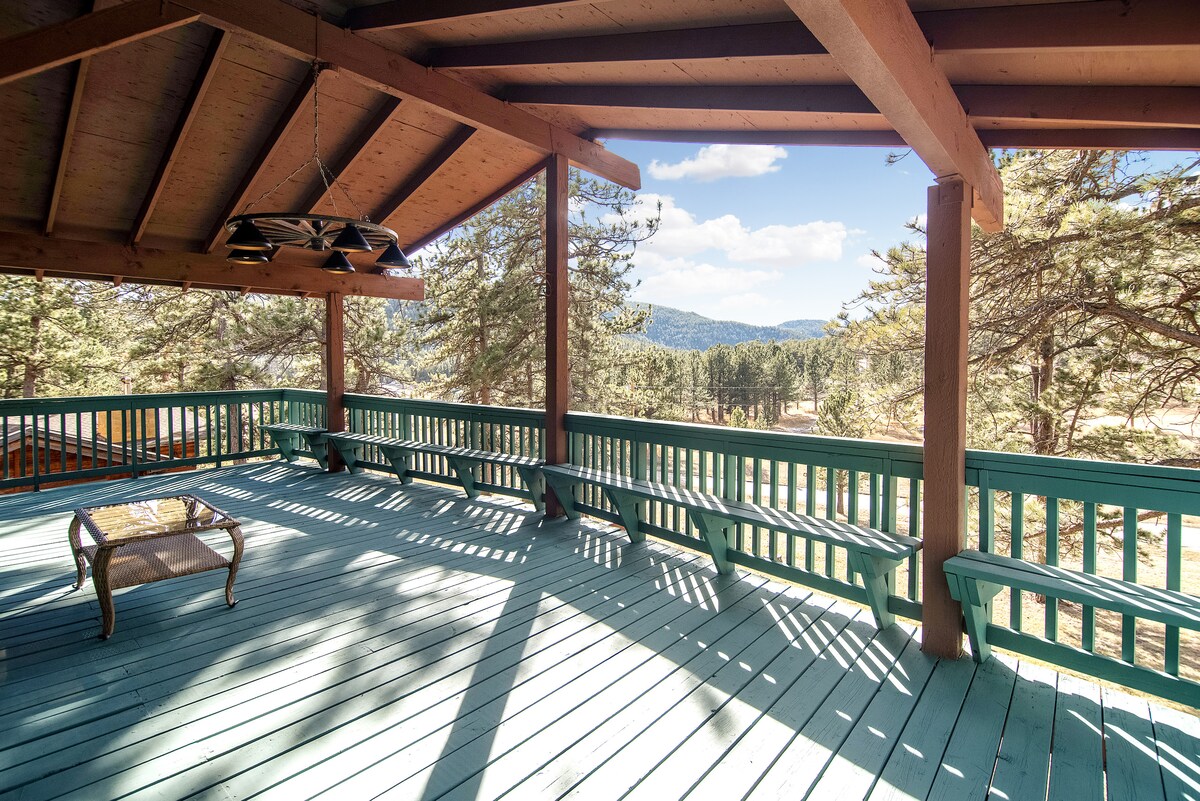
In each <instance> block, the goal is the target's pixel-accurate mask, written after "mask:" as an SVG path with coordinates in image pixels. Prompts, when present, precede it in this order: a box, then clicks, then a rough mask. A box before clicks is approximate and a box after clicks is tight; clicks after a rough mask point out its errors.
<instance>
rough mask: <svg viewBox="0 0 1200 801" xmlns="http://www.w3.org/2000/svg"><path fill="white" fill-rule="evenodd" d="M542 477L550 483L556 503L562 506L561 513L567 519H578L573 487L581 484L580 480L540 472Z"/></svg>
mask: <svg viewBox="0 0 1200 801" xmlns="http://www.w3.org/2000/svg"><path fill="white" fill-rule="evenodd" d="M542 477H543V478H544V479H545V481H546V483H547V484H549V485H550V489H551V491H553V492H554V497H555V498H558V504H559V506H561V507H562V510H563V514H565V515H566V516H567V519H569V520H578V519H579V510H578V509H576V508H575V487H577V486H582V482H580V481H572V480H570V479H568V478H563V477H562V476H556V475H552V474H549V473H542Z"/></svg>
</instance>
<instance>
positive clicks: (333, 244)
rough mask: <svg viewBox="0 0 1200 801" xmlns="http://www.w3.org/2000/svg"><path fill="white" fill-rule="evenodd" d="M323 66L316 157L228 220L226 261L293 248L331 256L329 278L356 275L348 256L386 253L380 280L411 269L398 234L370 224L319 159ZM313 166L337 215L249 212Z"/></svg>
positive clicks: (316, 65)
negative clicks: (341, 202) (345, 210)
mask: <svg viewBox="0 0 1200 801" xmlns="http://www.w3.org/2000/svg"><path fill="white" fill-rule="evenodd" d="M323 68H324V67H323V65H321V64H320V62H317V61H314V62H313V65H312V70H313V79H312V80H313V92H312V95H313V153H312V155H311V156H310V157H309V158H308V161H306V162H304V163H303V164H301V165H300V166H299V167H297V168H296V169H295V170H293V171H292V173H291V174H290V175H288V176H287V177H286V178H284V179H283V180H282V181H280V182H279V183H278V184H276V185H275V186H273V187H272V188H270V189H268V190H267V191H266V192H264V193H263V194H262V196H261V197H259V198H258V200H255V201H254V202H252V203H250V204H249V205H248V206H247V207H246V208H245V209H244V212H243V213H242V214H238V215H235V216H233V217H230V218H229V219H228V220H226V221H225V230H227V231H229V238H228V239H227V240H226V241H225V246H226V247H228V248H229V249H230V253H229V256H228V257H227V259H228V261H231V262H233V263H234V264H262V263H265V262H268V261H270V260H271V258H272V255H273V254H274V252H275V251H277V250H278V249H279V248H283V247H294V248H306V249H308V250H316V251H331V252H330V255H329V258H328V259H326V260H325V263H324V264H323V265H322V266H321V269H322V270H325V271H327V272H331V273H352V272H354V266H353V265H352V264H350V260H349V259H347V258H346V254H347V253H368V252H371V251H374V250H375V249H377V248H383V254H382V255H380V257H379V258H378V259H376V260H375V267H374V269H372V270H371V272H372V273H374V274H376V275H387V274H388V268H391V267H398V268H401V269H408V268H409V267H411V266H412V265H411V264H410V263H409V261H408V258H407V257H406V256H405V255H404V252H403V251H401V250H400V247H399V245H398V244H397V241H398V239H399V238H398V237H397V236H396V232H395V231H393V230H392V229H390V228H385V227H384V226H382V225H379V224H378V223H373V222H371V220H370V218H369V217H367V215H365V214H363V213H362V209H360V208H359V207H358V204H357V203H355V202H354V198H353V197H352V196H351V194H350V192H349V191H347V189H346V187H344V186H342V184H341V183H340V182H339V181H338V179H337V176H335V175H334V174H333V171H332V170H330V169H329V167H327V166H326V165H325V162H324V161H322V160H321V139H320V129H319V126H318V117H319V101H318V90H317V79H318V78H319V77H320V75H321V70H322V69H323ZM312 164H315V165H316V170H317V174H318V175H319V176H320V178H321V182H322V183H323V184H324V185H325V194H326V196H327V197H328V198H329V200H330V204H331V205H332V206H333V212H334V213H333V214H306V213H304V214H302V213H297V212H287V211H265V212H257V213H250V210H251V209H253V208H254V207H255V206H257V205H258V204H259V203H261V202H262V201H264V200H266V199H267V198H268V197H270V196H271V195H273V194H275V192H277V191H279V189H280V188H281V187H282V186H283V185H284V184H286V183H288V182H290V181H291V180H293V179H294V178H295V177H296V176H297V175H299V174H300V173H302V172H304V171H305V170H306V169H308V167H309V165H312ZM335 189H336V190H337V191H338V192H340V193H341V194H342V195H343V196H344V197H345V199H346V200H347V201H348V202H349V204H350V205H351V206H352V207H353V208H354V213H355V214H356V215H357V216H355V217H345V216H342V215H341V213H340V212H339V209H338V202H337V197H336V195H335V192H334V190H335Z"/></svg>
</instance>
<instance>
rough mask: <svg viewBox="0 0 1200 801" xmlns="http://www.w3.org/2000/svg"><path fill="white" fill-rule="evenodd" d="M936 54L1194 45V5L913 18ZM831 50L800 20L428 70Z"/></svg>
mask: <svg viewBox="0 0 1200 801" xmlns="http://www.w3.org/2000/svg"><path fill="white" fill-rule="evenodd" d="M913 16H914V17H915V18H916V20H917V24H918V25H919V26H920V27H921V31H922V33H923V34H924V35H925V39H926V40H927V41H929V42H931V43H932V44H933V46H934V50H935V52H937V53H939V54H950V53H958V54H966V53H1017V52H1036V51H1039V50H1095V49H1110V50H1111V49H1124V48H1127V47H1137V48H1139V49H1146V48H1154V47H1181V46H1195V45H1198V44H1200V4H1197V3H1179V2H1175V1H1174V0H1142V2H1139V3H1137V4H1133V5H1130V4H1129V3H1126V2H1122V1H1121V0H1099V2H1088V3H1054V4H1044V5H1029V6H997V7H994V8H970V9H963V10H951V11H923V12H919V13H917V14H914V15H913ZM780 56H828V51H826V50H825V48H824V46H822V45H821V43H820V42H819V41H818V40H817V38H816V37H815V36H813V34H812V32H811V31H809V30H808V28H807V27H806V26H805V25H804V23H802V22H798V21H797V22H769V23H754V24H748V25H722V26H715V27H705V28H681V29H677V30H665V31H644V32H643V31H638V32H634V33H615V34H605V35H599V36H573V37H564V38H561V39H533V40H524V41H516V42H500V43H493V44H481V45H461V46H457V47H442V48H436V49H434V50H432V51H430V53H429V55H428V56H427V58H426V62H427V63H428V64H429V65H430V66H433V67H444V68H455V69H473V68H485V69H496V68H506V67H527V66H532V65H539V64H604V63H618V62H653V61H701V60H712V59H727V58H736V59H754V58H776V57H780Z"/></svg>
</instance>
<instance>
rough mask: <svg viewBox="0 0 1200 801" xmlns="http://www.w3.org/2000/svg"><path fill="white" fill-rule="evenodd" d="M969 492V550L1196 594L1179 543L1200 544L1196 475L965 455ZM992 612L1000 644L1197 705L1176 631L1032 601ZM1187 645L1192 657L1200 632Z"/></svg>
mask: <svg viewBox="0 0 1200 801" xmlns="http://www.w3.org/2000/svg"><path fill="white" fill-rule="evenodd" d="M967 483H968V484H969V485H971V486H972V487H975V488H977V489H976V490H975V492H976V493H977V494H976V497H974V498H972V499H971V500H972V503H971V507H972V511H973V513H974V514H973V515H972V517H973V518H974V519H973V520H972V521H971V523H972V524H971V525H970V526H969V541H968V544H969V546H970V547H975V548H978V549H979V550H982V551H988V552H991V553H1000V554H1003V555H1005V556H1012V557H1014V558H1017V559H1024V560H1026V561H1030V562H1035V563H1043V564H1047V565H1057V566H1060V567H1065V568H1069V569H1072V570H1079V571H1082V572H1084V573H1089V574H1093V575H1102V576H1107V577H1109V578H1118V579H1124V580H1126V581H1131V582H1135V583H1137V584H1140V585H1144V586H1148V587H1156V588H1159V589H1168V590H1180V589H1183V590H1185V591H1189V592H1191V593H1192V594H1196V588H1195V586H1192V587H1189V588H1184V587H1183V586H1182V577H1183V567H1184V557H1183V538H1184V533H1185V529H1190V531H1191V532H1192V533H1193V535H1196V534H1198V533H1200V532H1197V530H1196V529H1197V524H1198V523H1200V521H1198V520H1197V519H1196V518H1197V516H1200V470H1194V469H1187V468H1178V467H1157V466H1153V465H1137V464H1126V463H1121V462H1101V461H1088V460H1082V459H1060V458H1053V457H1041V456H1025V455H1018V454H1008V453H993V452H989V451H968V452H967ZM1187 518H1191V519H1190V520H1187ZM1185 521H1186V522H1187V523H1188V524H1189V525H1187V526H1185ZM1104 544H1106V545H1107V546H1108V547H1102V545H1104ZM995 603H996V606H997V607H998V608H997V609H995V610H994V611H993V616H992V618H993V619H992V625H991V626H990V627H989V629H988V640H989V642H991V643H992V644H993V645H996V646H999V647H1002V648H1008V649H1009V650H1013V651H1018V652H1021V653H1024V654H1028V655H1030V656H1033V657H1035V658H1038V659H1042V660H1045V661H1047V662H1053V663H1055V664H1058V665H1062V666H1064V667H1068V668H1071V669H1074V670H1079V671H1081V672H1084V673H1087V674H1089V675H1092V676H1097V677H1099V678H1103V679H1107V680H1110V681H1115V682H1118V683H1120V684H1124V685H1126V686H1129V687H1134V688H1136V689H1140V690H1144V691H1146V692H1152V693H1155V694H1158V695H1163V696H1166V697H1169V698H1175V699H1176V700H1180V701H1185V702H1188V703H1192V704H1194V703H1195V699H1196V698H1197V697H1200V696H1198V695H1197V691H1198V690H1200V683H1197V679H1200V672H1198V671H1197V668H1196V666H1195V665H1192V666H1191V668H1190V669H1188V668H1187V666H1185V665H1181V660H1180V652H1181V634H1180V631H1179V629H1178V628H1176V627H1174V626H1164V625H1162V624H1158V623H1154V622H1150V621H1146V620H1139V619H1136V618H1134V617H1132V616H1120V615H1116V614H1114V613H1109V612H1106V611H1103V610H1101V611H1097V610H1095V609H1092V608H1090V607H1086V606H1085V607H1082V608H1080V607H1078V606H1075V605H1073V604H1064V603H1061V602H1060V603H1054V602H1052V601H1050V602H1048V601H1047V600H1046V599H1045V598H1035V597H1033V596H1032V595H1031V594H1030V593H1028V592H1019V591H1015V592H1014V591H1012V590H1004V591H1003V592H1002V593H1001V595H999V596H997V599H996V602H995ZM1100 616H1105V617H1106V618H1107V619H1106V620H1100V619H1098V618H1099V617H1100ZM1104 623H1107V625H1103V624H1104ZM1183 636H1184V637H1190V638H1192V640H1191V642H1192V643H1193V645H1192V647H1191V652H1192V653H1195V652H1196V643H1197V642H1198V641H1200V638H1198V637H1197V636H1196V632H1185V633H1184V635H1183ZM1184 650H1185V652H1186V650H1187V649H1184Z"/></svg>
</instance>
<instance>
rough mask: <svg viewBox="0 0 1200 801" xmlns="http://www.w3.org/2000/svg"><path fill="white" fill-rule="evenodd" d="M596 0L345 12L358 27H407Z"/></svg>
mask: <svg viewBox="0 0 1200 801" xmlns="http://www.w3.org/2000/svg"><path fill="white" fill-rule="evenodd" d="M593 2H596V0H391V2H386V3H375V4H374V5H369V6H359V7H358V8H352V9H350V10H349V11H348V12H346V27H347V28H349V29H351V30H356V31H363V30H376V31H378V30H385V29H388V28H408V27H411V26H413V25H429V24H432V23H437V22H454V21H455V20H460V19H469V18H471V17H480V16H492V15H495V14H506V13H512V12H514V11H528V10H530V9H537V8H542V9H545V8H567V7H570V6H581V5H590V4H591V3H593Z"/></svg>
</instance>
